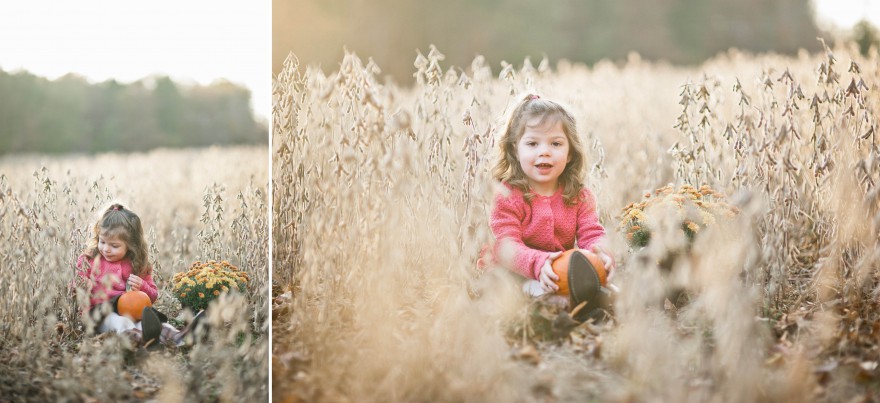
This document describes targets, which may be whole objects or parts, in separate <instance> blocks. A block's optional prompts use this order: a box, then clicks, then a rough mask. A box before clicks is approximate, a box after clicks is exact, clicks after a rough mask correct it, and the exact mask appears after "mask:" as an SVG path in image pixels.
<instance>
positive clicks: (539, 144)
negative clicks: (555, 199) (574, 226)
mask: <svg viewBox="0 0 880 403" xmlns="http://www.w3.org/2000/svg"><path fill="white" fill-rule="evenodd" d="M540 122H541V117H536V118H533V119H530V120H529V121H528V122H527V125H526V130H525V132H523V135H522V137H521V138H520V139H519V142H517V143H516V156H517V159H518V160H519V164H520V166H521V167H522V170H523V172H525V174H526V177H527V178H528V182H529V185H530V186H531V187H532V190H533V191H534V192H537V193H538V194H540V195H544V196H550V195H552V194H553V193H554V192H556V187H557V185H558V184H559V176H560V175H562V171H564V170H565V165H566V164H568V162H569V161H570V160H571V157H570V156H569V155H568V150H569V144H568V137H566V136H565V131H563V130H562V122H559V121H556V122H553V123H545V124H543V125H539V123H540Z"/></svg>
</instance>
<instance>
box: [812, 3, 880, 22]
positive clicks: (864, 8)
mask: <svg viewBox="0 0 880 403" xmlns="http://www.w3.org/2000/svg"><path fill="white" fill-rule="evenodd" d="M813 5H814V6H815V7H816V19H817V20H818V23H819V24H824V23H830V24H832V25H834V26H835V27H836V28H838V29H849V28H851V27H852V26H853V25H855V24H856V23H858V22H859V21H861V20H863V19H867V20H868V21H869V22H871V24H873V25H874V26H880V0H813ZM820 26H821V25H820Z"/></svg>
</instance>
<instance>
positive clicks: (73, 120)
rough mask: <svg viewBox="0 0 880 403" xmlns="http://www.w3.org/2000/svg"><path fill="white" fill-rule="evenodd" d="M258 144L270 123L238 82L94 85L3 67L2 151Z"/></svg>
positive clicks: (158, 80)
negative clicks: (256, 113)
mask: <svg viewBox="0 0 880 403" xmlns="http://www.w3.org/2000/svg"><path fill="white" fill-rule="evenodd" d="M255 143H268V131H267V128H266V126H265V124H264V123H262V122H257V121H256V120H255V118H254V115H253V112H252V110H251V94H250V91H249V90H248V89H246V88H244V87H241V86H239V85H236V84H233V83H230V82H226V81H217V82H215V83H213V84H211V85H207V86H202V85H181V84H178V83H175V82H174V81H172V80H171V79H170V78H168V77H166V76H156V77H148V78H144V79H142V80H139V81H136V82H132V83H128V84H123V83H119V82H117V81H115V80H108V81H105V82H101V83H90V82H89V81H88V80H86V79H85V78H83V77H81V76H78V75H75V74H68V75H65V76H63V77H60V78H58V79H56V80H48V79H46V78H43V77H39V76H36V75H33V74H31V73H29V72H26V71H16V72H7V71H3V70H0V155H3V154H8V153H21V152H43V153H62V152H64V153H68V152H102V151H120V152H130V151H144V150H149V149H153V148H158V147H202V146H208V145H222V144H255Z"/></svg>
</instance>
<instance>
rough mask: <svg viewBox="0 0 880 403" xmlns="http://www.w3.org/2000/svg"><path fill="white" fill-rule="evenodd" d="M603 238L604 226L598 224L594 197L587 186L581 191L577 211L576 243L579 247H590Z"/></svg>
mask: <svg viewBox="0 0 880 403" xmlns="http://www.w3.org/2000/svg"><path fill="white" fill-rule="evenodd" d="M604 239H605V227H603V226H602V224H599V215H598V214H597V213H596V199H595V198H594V197H593V193H592V192H590V191H589V190H588V189H587V188H584V190H583V191H582V192H581V203H580V204H579V205H578V213H577V244H578V248H580V249H592V248H593V246H598V245H600V244H601V242H602V241H603V240H604Z"/></svg>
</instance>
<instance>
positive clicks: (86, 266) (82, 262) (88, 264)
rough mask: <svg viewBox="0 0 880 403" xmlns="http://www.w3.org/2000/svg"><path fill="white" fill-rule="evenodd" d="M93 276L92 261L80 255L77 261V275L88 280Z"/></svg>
mask: <svg viewBox="0 0 880 403" xmlns="http://www.w3.org/2000/svg"><path fill="white" fill-rule="evenodd" d="M90 274H92V261H91V260H90V259H89V258H88V257H87V256H86V255H85V254H82V255H79V257H78V258H77V259H76V275H77V276H80V277H82V278H84V279H88V278H89V275H90Z"/></svg>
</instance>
